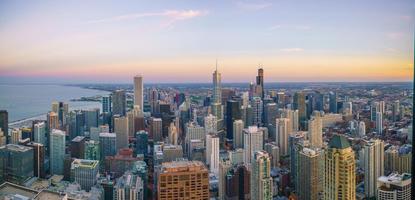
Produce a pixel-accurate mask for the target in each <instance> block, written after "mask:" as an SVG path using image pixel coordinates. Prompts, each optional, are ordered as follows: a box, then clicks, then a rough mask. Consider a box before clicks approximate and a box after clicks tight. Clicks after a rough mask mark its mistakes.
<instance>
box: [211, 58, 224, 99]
mask: <svg viewBox="0 0 415 200" xmlns="http://www.w3.org/2000/svg"><path fill="white" fill-rule="evenodd" d="M221 79H222V78H221V74H220V73H219V71H218V63H217V62H216V70H215V71H214V72H213V78H212V80H213V96H212V97H213V98H212V100H213V103H219V104H221V103H222V88H221V87H222V86H221V84H222V80H221Z"/></svg>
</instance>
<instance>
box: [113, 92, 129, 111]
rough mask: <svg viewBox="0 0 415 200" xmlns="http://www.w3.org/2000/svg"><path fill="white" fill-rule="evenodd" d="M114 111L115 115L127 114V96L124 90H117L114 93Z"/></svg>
mask: <svg viewBox="0 0 415 200" xmlns="http://www.w3.org/2000/svg"><path fill="white" fill-rule="evenodd" d="M111 97H112V113H113V114H114V115H120V116H125V114H126V104H127V102H126V97H125V91H124V90H116V91H114V92H113V93H112V95H111Z"/></svg>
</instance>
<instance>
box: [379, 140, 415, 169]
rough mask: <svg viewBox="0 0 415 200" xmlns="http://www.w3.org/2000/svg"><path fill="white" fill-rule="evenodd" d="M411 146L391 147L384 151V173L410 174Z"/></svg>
mask: <svg viewBox="0 0 415 200" xmlns="http://www.w3.org/2000/svg"><path fill="white" fill-rule="evenodd" d="M411 169H412V146H411V145H409V144H406V145H403V146H401V147H399V146H391V147H389V148H388V149H387V150H386V151H385V171H386V173H385V174H387V173H391V172H398V173H400V174H402V173H411Z"/></svg>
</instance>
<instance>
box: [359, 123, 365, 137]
mask: <svg viewBox="0 0 415 200" xmlns="http://www.w3.org/2000/svg"><path fill="white" fill-rule="evenodd" d="M365 135H366V124H365V122H364V121H360V122H359V136H360V137H363V136H365Z"/></svg>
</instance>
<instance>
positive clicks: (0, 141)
mask: <svg viewBox="0 0 415 200" xmlns="http://www.w3.org/2000/svg"><path fill="white" fill-rule="evenodd" d="M6 144H7V136H6V133H4V131H3V130H2V129H1V128H0V147H1V146H4V145H6Z"/></svg>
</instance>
